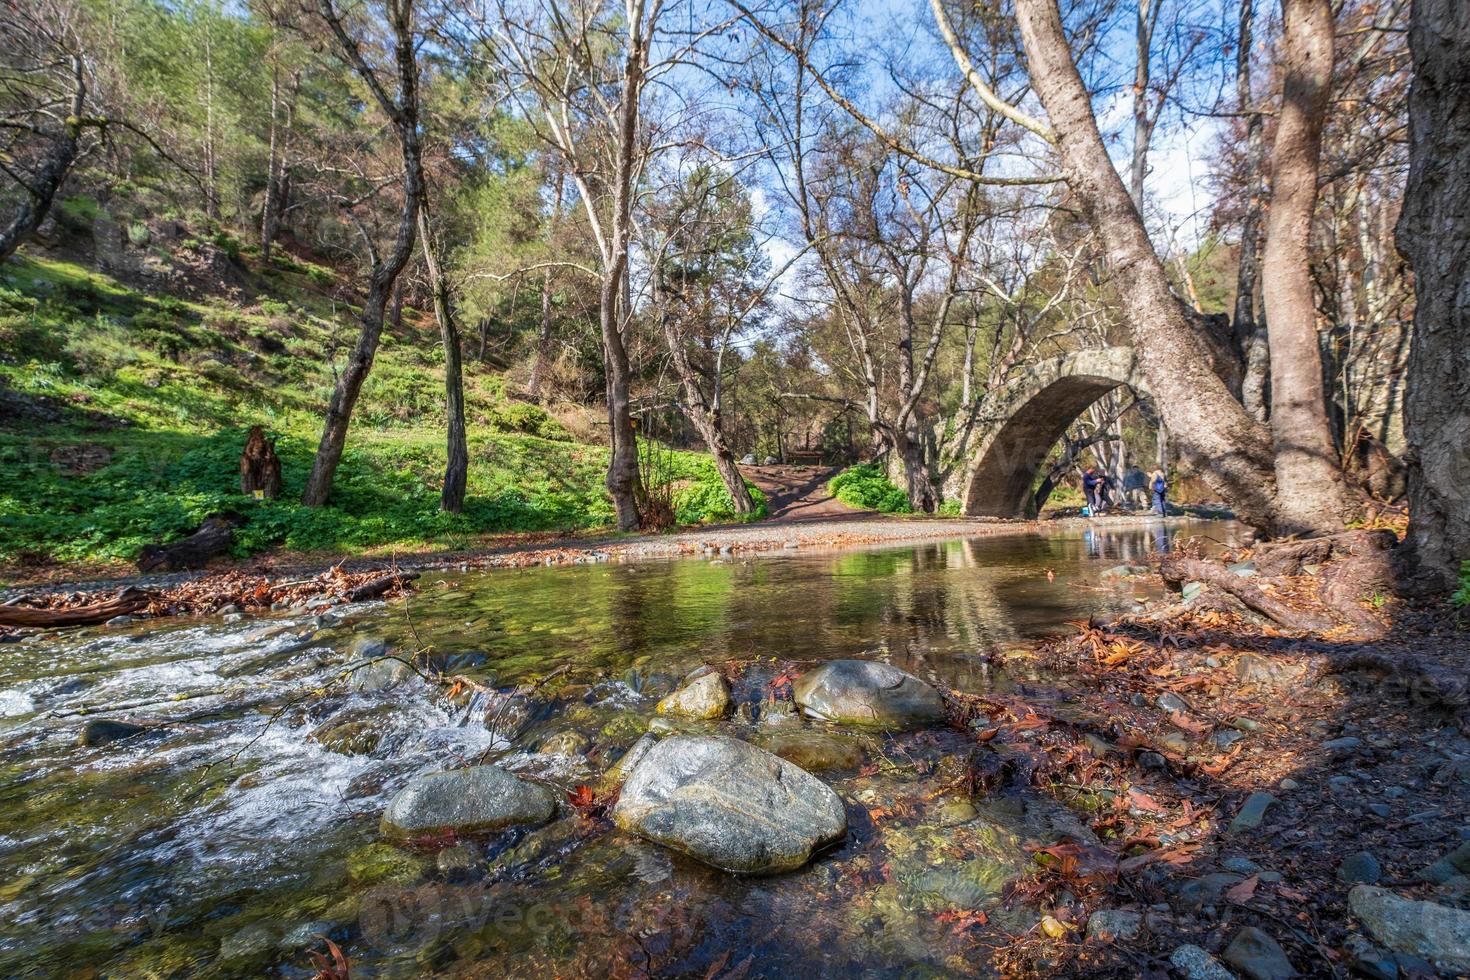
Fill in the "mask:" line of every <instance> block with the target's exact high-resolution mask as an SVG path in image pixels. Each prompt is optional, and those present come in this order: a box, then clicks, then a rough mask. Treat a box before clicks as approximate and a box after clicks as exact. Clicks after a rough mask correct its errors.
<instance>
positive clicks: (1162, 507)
mask: <svg viewBox="0 0 1470 980" xmlns="http://www.w3.org/2000/svg"><path fill="white" fill-rule="evenodd" d="M1148 487H1149V490H1151V491H1152V492H1153V498H1154V506H1153V511H1154V513H1155V514H1165V513H1167V512H1168V505H1167V504H1166V503H1165V502H1164V497H1165V495H1166V494H1167V493H1168V492H1169V482H1168V481H1167V480H1165V479H1164V471H1163V470H1154V471H1153V474H1152V475H1151V476H1150V477H1149V483H1148Z"/></svg>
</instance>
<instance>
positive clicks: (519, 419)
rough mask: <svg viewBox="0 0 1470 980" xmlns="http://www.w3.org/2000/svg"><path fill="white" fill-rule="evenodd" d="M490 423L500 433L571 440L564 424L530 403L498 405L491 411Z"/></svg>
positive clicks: (503, 403) (504, 403)
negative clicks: (516, 433) (517, 433)
mask: <svg viewBox="0 0 1470 980" xmlns="http://www.w3.org/2000/svg"><path fill="white" fill-rule="evenodd" d="M489 422H490V424H491V425H492V426H493V427H494V428H495V429H496V430H497V431H500V432H519V433H521V434H523V435H528V436H537V437H538V438H541V439H558V440H569V439H571V436H570V435H569V434H568V433H567V430H566V429H565V428H563V427H562V424H561V423H560V422H558V421H557V420H556V419H554V418H552V417H551V416H550V415H547V414H546V409H544V408H542V407H541V406H540V405H533V404H531V403H530V402H502V403H500V404H497V405H495V406H494V407H493V408H492V409H491V411H490V417H489Z"/></svg>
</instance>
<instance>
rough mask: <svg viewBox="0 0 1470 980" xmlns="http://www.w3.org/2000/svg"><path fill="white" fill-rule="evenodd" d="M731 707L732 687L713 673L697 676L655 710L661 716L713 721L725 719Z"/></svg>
mask: <svg viewBox="0 0 1470 980" xmlns="http://www.w3.org/2000/svg"><path fill="white" fill-rule="evenodd" d="M729 706H730V685H729V684H728V683H726V682H725V678H724V677H723V676H721V675H720V674H717V673H714V672H713V671H711V672H710V673H707V674H700V675H698V676H696V677H695V678H694V679H693V680H691V681H689V683H687V684H685V685H684V686H683V687H681V688H679V689H678V690H677V691H675V692H674V693H673V694H670V695H669V696H668V697H666V698H664V699H663V700H662V701H660V702H659V703H658V707H657V708H656V709H654V710H655V711H657V712H658V713H659V714H661V715H675V716H678V717H680V718H694V719H697V720H701V721H713V720H714V719H716V718H720V717H723V716H724V714H725V709H726V708H728V707H729Z"/></svg>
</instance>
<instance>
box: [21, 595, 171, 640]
mask: <svg viewBox="0 0 1470 980" xmlns="http://www.w3.org/2000/svg"><path fill="white" fill-rule="evenodd" d="M155 598H156V596H155V595H154V593H152V592H149V591H148V590H147V589H135V588H133V587H132V586H128V587H127V588H126V589H123V590H122V591H121V592H119V593H118V594H117V596H116V597H114V598H112V599H109V600H108V601H106V602H99V603H95V604H93V605H90V606H72V607H71V608H70V609H36V608H34V607H31V606H0V626H33V627H38V628H41V629H47V628H50V627H57V626H92V625H94V624H96V623H105V622H107V621H108V620H109V619H111V618H112V617H114V616H126V615H127V614H128V613H133V612H137V611H138V610H139V609H142V608H144V607H145V606H147V605H148V604H149V603H150V602H152V601H153V600H154V599H155Z"/></svg>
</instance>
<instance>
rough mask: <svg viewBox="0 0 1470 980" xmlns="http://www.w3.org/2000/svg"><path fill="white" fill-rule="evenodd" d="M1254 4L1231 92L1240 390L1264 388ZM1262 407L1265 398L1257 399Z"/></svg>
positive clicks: (1248, 3)
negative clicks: (1235, 132) (1237, 203)
mask: <svg viewBox="0 0 1470 980" xmlns="http://www.w3.org/2000/svg"><path fill="white" fill-rule="evenodd" d="M1254 45H1255V40H1254V4H1253V0H1241V5H1240V36H1239V38H1238V46H1237V48H1236V52H1235V96H1236V102H1237V104H1238V108H1239V110H1240V111H1241V112H1243V113H1247V116H1246V130H1245V131H1246V174H1247V178H1248V179H1249V180H1250V195H1249V201H1248V203H1247V204H1246V209H1245V216H1244V218H1242V219H1241V223H1240V262H1239V265H1238V268H1237V271H1236V275H1235V316H1234V318H1233V324H1232V326H1233V333H1234V337H1235V346H1236V349H1237V350H1238V351H1239V352H1240V355H1241V358H1242V360H1244V361H1245V365H1246V369H1245V378H1246V380H1245V382H1244V383H1243V385H1242V388H1243V390H1256V391H1260V390H1263V389H1264V387H1265V378H1264V377H1261V378H1253V377H1252V374H1251V371H1252V361H1251V353H1250V352H1251V347H1252V344H1253V343H1254V340H1255V334H1256V332H1257V330H1259V329H1260V326H1261V325H1260V323H1259V322H1258V321H1257V319H1256V289H1257V286H1258V280H1259V279H1260V270H1261V208H1262V206H1263V202H1264V201H1265V198H1266V173H1265V160H1266V139H1265V135H1264V130H1265V126H1264V120H1263V117H1262V115H1261V113H1260V112H1259V111H1257V110H1256V107H1255V96H1254V94H1253V93H1252V91H1251V55H1252V52H1253V49H1254ZM1261 344H1262V345H1263V349H1262V352H1261V353H1262V355H1264V354H1265V350H1264V344H1265V338H1264V337H1262V338H1261ZM1268 363H1269V361H1268V359H1267V358H1265V357H1264V356H1262V357H1260V358H1258V369H1259V370H1264V369H1265V366H1266V365H1267V364H1268ZM1256 404H1257V405H1259V406H1260V408H1261V409H1264V406H1265V401H1264V399H1262V400H1260V401H1258V402H1257V403H1256ZM1246 410H1247V411H1250V412H1251V415H1252V417H1254V418H1255V419H1256V420H1257V421H1259V422H1264V421H1266V416H1265V413H1264V411H1260V412H1257V411H1255V410H1253V406H1252V405H1251V403H1250V402H1247V403H1246Z"/></svg>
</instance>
